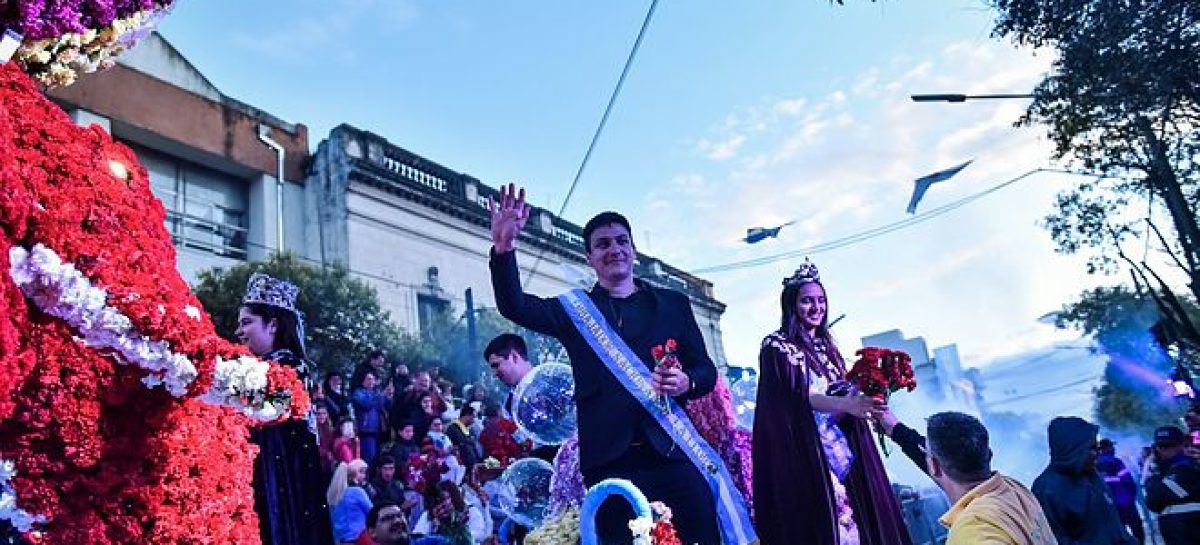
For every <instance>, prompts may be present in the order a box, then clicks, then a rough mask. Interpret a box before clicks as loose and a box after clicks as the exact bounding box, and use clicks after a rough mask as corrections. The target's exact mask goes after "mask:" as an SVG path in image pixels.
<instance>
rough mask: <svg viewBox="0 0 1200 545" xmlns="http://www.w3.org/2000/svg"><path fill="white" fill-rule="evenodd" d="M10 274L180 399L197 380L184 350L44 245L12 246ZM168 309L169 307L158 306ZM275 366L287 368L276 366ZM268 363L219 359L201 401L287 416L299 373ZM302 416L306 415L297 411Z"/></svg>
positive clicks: (188, 311) (87, 340) (257, 415)
mask: <svg viewBox="0 0 1200 545" xmlns="http://www.w3.org/2000/svg"><path fill="white" fill-rule="evenodd" d="M9 275H10V276H11V277H12V279H13V282H14V283H16V285H17V286H18V287H19V288H21V291H22V292H24V293H25V296H26V297H28V298H29V299H30V300H32V301H33V302H34V303H35V304H36V305H37V306H38V307H39V308H41V310H42V312H45V313H47V314H49V315H51V316H55V317H57V318H61V319H62V320H64V321H66V322H67V323H68V324H70V325H71V327H73V328H74V329H75V330H76V331H77V332H78V333H79V334H80V335H81V336H82V339H83V342H84V344H86V345H87V346H88V347H90V348H96V349H108V350H111V351H112V352H113V353H115V354H119V355H120V356H121V358H120V359H119V361H121V362H122V363H124V362H128V363H132V364H134V365H136V366H138V367H141V368H142V369H145V370H146V371H149V374H147V375H146V376H145V377H143V378H142V382H143V383H144V384H145V385H146V386H148V387H150V388H153V387H156V386H160V385H161V386H163V387H164V388H166V390H167V391H168V392H170V393H171V395H173V396H175V397H181V396H183V395H185V394H186V393H187V392H188V386H189V385H190V384H191V383H192V382H193V381H195V380H196V366H195V365H194V364H192V362H191V360H189V359H188V357H187V356H185V355H183V354H179V353H176V352H173V351H171V347H170V345H168V344H167V343H165V342H162V341H151V340H149V339H146V338H145V337H143V336H142V335H140V334H139V333H137V332H136V331H134V330H133V324H132V322H131V320H130V319H129V318H127V317H126V316H125V315H124V314H122V313H121V311H120V310H117V309H115V308H113V307H111V306H108V304H107V300H108V293H107V292H105V291H104V290H103V289H100V288H98V287H95V286H93V285H92V283H91V282H90V281H89V280H88V279H87V278H86V277H84V276H83V274H81V273H80V272H79V271H78V270H77V269H76V268H75V266H74V265H71V264H70V263H63V261H62V259H61V258H60V257H59V256H58V254H56V253H55V252H54V250H51V249H49V248H47V247H46V246H45V245H43V244H40V243H39V244H36V245H34V247H33V250H32V251H30V250H26V249H24V248H22V247H20V246H14V247H12V248H11V249H10V250H9ZM160 311H161V312H166V308H165V307H161V308H160ZM184 314H185V315H187V316H188V317H189V318H193V319H196V318H197V317H198V316H199V311H198V310H197V309H196V308H195V307H193V306H191V305H189V306H187V307H186V308H185V309H184ZM277 369H283V368H278V367H277ZM270 370H271V366H270V364H268V363H267V362H264V361H262V360H259V359H258V358H252V357H248V356H239V357H238V358H236V359H231V360H225V359H222V358H220V357H218V358H217V364H216V367H215V369H214V371H213V384H212V387H211V388H210V389H209V391H208V393H207V394H205V395H204V396H202V397H201V399H202V400H204V401H206V402H208V403H211V404H213V405H221V406H226V407H232V408H234V409H236V410H239V411H241V412H242V413H243V414H245V415H247V416H250V417H251V418H254V419H256V420H261V421H264V422H270V421H273V420H277V419H279V418H280V417H282V416H287V414H288V410H289V405H290V400H291V398H292V397H293V395H294V393H293V391H292V389H294V388H295V387H296V386H297V385H293V386H292V388H289V387H287V386H283V387H281V386H280V385H281V384H282V385H287V384H288V382H289V379H290V380H296V377H295V374H294V372H293V374H292V375H291V376H290V377H289V376H287V375H286V374H284V375H282V376H281V375H276V376H275V382H274V384H272V383H271V381H269V380H268V372H269V371H270ZM272 386H273V387H272ZM298 414H303V413H298Z"/></svg>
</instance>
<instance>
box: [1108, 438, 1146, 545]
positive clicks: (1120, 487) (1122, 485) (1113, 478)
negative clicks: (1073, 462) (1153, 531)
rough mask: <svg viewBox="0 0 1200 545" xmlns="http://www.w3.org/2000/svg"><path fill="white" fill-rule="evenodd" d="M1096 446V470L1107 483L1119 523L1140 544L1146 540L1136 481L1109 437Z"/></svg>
mask: <svg viewBox="0 0 1200 545" xmlns="http://www.w3.org/2000/svg"><path fill="white" fill-rule="evenodd" d="M1097 446H1098V448H1099V451H1100V455H1099V456H1098V457H1097V458H1096V471H1097V472H1099V473H1100V476H1101V477H1103V478H1104V484H1106V485H1108V492H1109V496H1110V497H1111V498H1112V501H1113V505H1115V506H1116V507H1117V514H1118V515H1120V516H1121V523H1122V524H1124V525H1125V528H1126V529H1128V530H1129V533H1131V534H1133V538H1134V539H1135V540H1137V543H1138V545H1142V544H1143V543H1145V542H1146V530H1145V528H1144V527H1143V526H1142V516H1141V515H1140V514H1138V507H1137V496H1138V490H1137V481H1135V480H1134V479H1133V474H1132V473H1131V472H1130V471H1129V468H1127V467H1125V462H1123V461H1121V459H1120V458H1118V457H1117V454H1116V450H1115V449H1114V447H1113V442H1112V440H1111V439H1101V440H1100V441H1099V442H1098V443H1097Z"/></svg>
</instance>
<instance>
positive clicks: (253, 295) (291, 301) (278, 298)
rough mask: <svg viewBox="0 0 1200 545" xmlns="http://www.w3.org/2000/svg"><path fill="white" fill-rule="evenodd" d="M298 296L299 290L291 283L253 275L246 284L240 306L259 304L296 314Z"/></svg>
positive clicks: (261, 275)
mask: <svg viewBox="0 0 1200 545" xmlns="http://www.w3.org/2000/svg"><path fill="white" fill-rule="evenodd" d="M299 294H300V288H297V287H296V285H295V284H293V283H291V282H287V281H284V280H280V279H278V278H273V277H271V276H268V275H265V274H263V273H254V274H252V275H250V281H249V282H247V283H246V295H245V297H242V304H247V303H259V304H263V305H270V306H273V307H278V308H282V309H285V310H290V311H292V312H296V296H297V295H299Z"/></svg>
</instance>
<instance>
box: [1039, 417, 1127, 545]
mask: <svg viewBox="0 0 1200 545" xmlns="http://www.w3.org/2000/svg"><path fill="white" fill-rule="evenodd" d="M1099 430H1100V428H1099V427H1098V426H1096V425H1095V424H1091V423H1089V422H1087V421H1086V420H1084V419H1082V418H1076V417H1059V418H1055V419H1054V420H1052V421H1050V428H1049V439H1050V465H1049V466H1048V467H1046V470H1045V471H1043V472H1042V474H1041V475H1040V476H1038V478H1037V479H1036V480H1034V481H1033V494H1034V495H1035V496H1037V499H1038V501H1039V502H1041V504H1042V510H1043V511H1045V513H1046V519H1047V520H1048V521H1049V522H1050V528H1051V530H1053V531H1054V537H1055V538H1057V539H1058V543H1059V545H1085V544H1086V545H1134V544H1135V543H1136V541H1134V539H1133V536H1131V535H1129V532H1128V531H1126V529H1125V526H1124V525H1123V524H1122V523H1121V518H1120V516H1119V515H1118V514H1117V508H1116V506H1115V505H1113V502H1112V499H1110V498H1109V496H1108V486H1107V485H1105V484H1104V481H1103V480H1102V479H1101V478H1100V474H1099V473H1098V472H1097V471H1096V458H1097V455H1098V445H1097V443H1096V437H1097V433H1098V432H1099Z"/></svg>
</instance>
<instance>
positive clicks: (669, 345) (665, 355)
mask: <svg viewBox="0 0 1200 545" xmlns="http://www.w3.org/2000/svg"><path fill="white" fill-rule="evenodd" d="M676 348H678V345H677V344H676V342H675V339H667V342H665V343H663V344H660V345H656V346H655V347H653V348H651V349H650V355H651V356H652V357H653V358H654V368H655V369H658V368H659V367H662V368H664V369H672V368H676V369H677V368H679V367H682V366H683V364H681V363H679V356H676V355H675V349H676ZM659 403H660V404H661V405H662V407H663V410H664V411H666V412H671V406H670V405H668V404H667V396H666V395H665V394H664V395H663V396H661V399H659Z"/></svg>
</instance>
